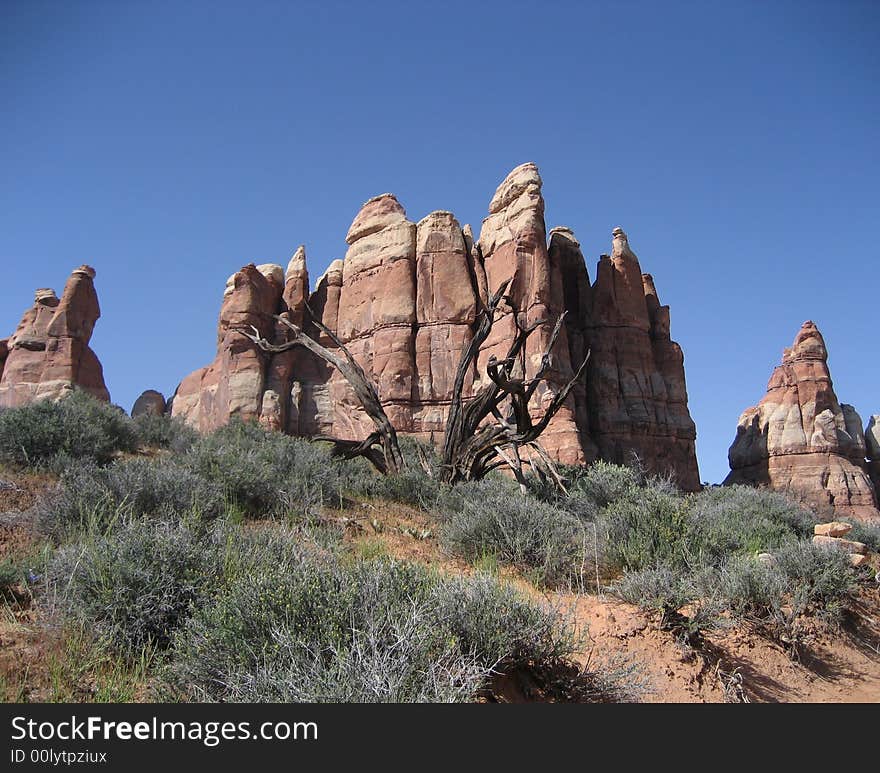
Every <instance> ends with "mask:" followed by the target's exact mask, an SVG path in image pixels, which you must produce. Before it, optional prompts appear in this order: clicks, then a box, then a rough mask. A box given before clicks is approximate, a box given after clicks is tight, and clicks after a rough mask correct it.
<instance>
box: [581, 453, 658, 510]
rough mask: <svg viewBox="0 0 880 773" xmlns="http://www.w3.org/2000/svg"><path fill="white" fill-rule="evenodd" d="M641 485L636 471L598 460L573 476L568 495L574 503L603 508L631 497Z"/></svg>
mask: <svg viewBox="0 0 880 773" xmlns="http://www.w3.org/2000/svg"><path fill="white" fill-rule="evenodd" d="M643 484H644V480H643V478H642V475H641V473H640V472H639V471H638V470H636V469H633V468H631V467H624V466H622V465H619V464H611V463H610V462H605V461H602V460H601V459H600V460H598V461H595V462H593V463H592V464H591V465H589V466H588V467H586V468H582V471H581V472H579V473H576V474H575V476H574V477H573V479H572V480H571V483H570V486H569V495H570V497H571V498H572V499H573V500H574V501H575V502H577V501H578V500H582V501H588V502H592V503H593V505H594V506H595V507H596V508H603V507H606V506H608V505H610V504H612V503H613V502H617V501H618V500H621V499H626V498H629V497H632V496H633V495H634V494H636V492H637V491H638V490H639V489H640V488H641V486H642V485H643Z"/></svg>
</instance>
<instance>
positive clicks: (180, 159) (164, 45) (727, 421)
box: [0, 0, 880, 482]
mask: <svg viewBox="0 0 880 773" xmlns="http://www.w3.org/2000/svg"><path fill="white" fill-rule="evenodd" d="M878 40H880V5H878V4H877V3H874V2H859V1H858V0H850V1H848V2H847V1H841V2H832V1H831V0H828V2H823V3H815V2H809V1H808V0H798V1H797V2H785V1H784V0H769V1H764V2H748V1H746V0H740V1H739V2H733V1H732V0H731V1H730V2H712V0H706V1H705V2H677V1H676V0H670V1H669V2H663V3H661V2H626V1H624V2H595V3H587V2H584V3H580V2H570V3H565V2H553V1H552V0H551V1H549V2H541V3H537V2H529V3H523V2H517V1H515V0H514V1H512V2H504V3H500V2H498V3H496V2H485V3H481V2H469V3H458V2H455V0H450V1H449V2H443V3H439V2H438V3H420V2H415V1H414V0H413V1H411V2H407V3H394V2H380V1H379V0H377V1H376V2H372V3H364V2H361V3H339V2H328V1H327V0H324V1H323V2H320V3H307V2H302V3H298V2H267V1H265V0H262V1H261V0H252V1H251V2H248V3H245V2H237V3H232V2H223V1H222V0H220V1H218V0H215V1H213V2H197V1H195V0H187V1H184V0H179V1H178V2H162V1H161V0H160V1H158V2H156V1H151V2H123V1H120V2H94V1H93V2H40V1H38V0H30V1H28V2H18V1H17V0H15V1H10V0H2V2H0V100H2V101H0V104H2V118H0V169H2V172H0V264H2V267H3V281H2V282H0V333H2V334H4V335H5V334H8V333H11V332H12V331H13V330H14V328H15V326H16V324H17V323H18V320H19V318H20V316H21V313H22V312H23V311H24V309H25V308H26V307H27V306H28V305H29V303H30V302H31V300H32V297H33V290H34V289H35V288H36V287H43V286H52V287H55V288H56V290H58V291H59V292H60V290H61V288H62V286H63V284H64V281H65V279H66V277H67V275H68V273H69V272H70V270H71V269H72V268H74V267H75V266H77V265H79V264H80V263H83V262H87V263H90V264H91V265H93V266H95V267H96V269H97V271H98V275H97V280H96V281H97V287H98V292H99V295H100V299H101V306H102V311H103V316H102V319H101V320H100V321H99V323H98V325H97V327H96V330H95V335H94V337H93V339H92V346H93V348H94V349H95V351H96V352H97V353H98V356H99V357H100V359H101V361H102V363H103V365H104V371H105V377H106V380H107V384H108V387H109V388H110V392H111V395H112V398H113V400H114V402H117V403H119V404H121V405H123V406H124V407H126V408H130V407H131V404H132V402H133V401H134V399H135V398H136V397H137V395H138V394H139V393H140V392H141V391H142V390H143V389H146V388H156V389H159V390H161V391H163V392H164V393H165V394H166V395H169V394H170V393H171V392H172V391H173V390H174V388H175V386H176V384H177V382H178V381H179V380H180V379H181V378H182V377H183V376H184V375H186V374H187V373H189V372H190V371H192V370H194V369H195V368H196V367H199V366H201V365H204V364H206V363H207V362H209V361H210V360H211V358H212V357H213V354H214V345H215V331H216V322H217V313H218V311H219V304H220V300H221V296H222V291H223V285H224V282H225V280H226V277H227V276H228V275H229V274H230V273H232V272H233V271H235V270H236V269H237V268H239V267H240V266H241V265H243V264H245V263H248V262H251V261H254V262H258V263H260V262H278V263H284V264H286V261H287V259H288V258H289V257H290V255H291V254H292V253H293V251H294V249H295V248H296V246H297V245H298V244H300V243H305V244H306V248H307V252H308V256H309V268H310V271H311V274H312V277H313V279H314V278H316V277H317V276H318V275H319V274H320V273H321V272H322V271H323V270H324V268H325V267H326V265H327V264H328V263H329V261H330V260H332V259H334V258H337V257H342V255H343V254H344V250H345V243H344V236H345V233H346V230H347V228H348V225H349V224H350V222H351V220H352V218H353V217H354V215H355V213H356V212H357V210H358V208H359V207H360V205H361V204H362V203H363V201H365V200H366V199H367V198H369V197H370V196H373V195H375V194H378V193H382V192H384V191H393V192H394V193H396V194H397V196H398V198H399V199H400V200H401V202H402V203H403V204H404V206H406V208H407V211H408V214H409V216H410V218H411V219H414V220H417V219H419V218H421V217H422V216H424V215H425V214H427V213H428V212H430V211H431V210H434V209H449V210H452V211H453V212H455V213H456V215H457V216H458V218H459V220H460V221H461V222H462V223H464V222H471V223H473V224H474V226H475V228H477V227H478V225H479V223H480V221H481V219H482V218H483V217H484V216H485V214H486V209H487V206H488V202H489V199H490V198H491V196H492V193H493V192H494V189H495V186H496V185H497V184H498V182H500V180H501V179H502V178H503V177H504V176H505V174H506V173H507V172H508V171H509V170H510V169H511V168H513V167H514V166H516V165H517V164H520V163H522V162H524V161H535V162H536V163H537V164H538V165H539V167H540V169H541V173H542V176H543V178H544V195H545V198H546V201H547V225H548V228H550V227H552V226H554V225H568V226H570V227H572V228H573V229H574V230H575V232H576V233H577V235H578V237H579V239H580V241H581V244H582V246H583V249H584V252H585V254H586V256H587V265H588V268H589V270H590V275H591V278H594V277H595V263H596V259H597V258H598V255H599V254H600V253H602V252H606V251H608V249H609V245H610V239H611V236H610V234H611V229H612V228H613V227H614V226H616V225H621V226H623V227H624V229H625V230H626V231H627V232H628V233H629V236H630V244H631V246H632V247H633V249H634V250H635V251H636V253H637V254H638V255H639V257H640V259H641V262H642V266H643V270H644V271H648V272H651V273H652V274H654V277H655V279H656V282H657V287H658V290H659V292H660V296H661V300H662V301H663V302H664V303H669V304H670V305H671V306H672V332H673V337H674V338H675V339H676V340H678V341H679V342H680V343H681V345H682V347H683V348H684V352H685V366H686V371H687V379H688V388H689V393H690V407H691V412H692V415H693V416H694V419H695V421H696V423H697V429H698V439H697V449H698V454H699V460H700V470H701V475H702V477H703V479H704V480H708V481H712V482H717V481H720V480H721V479H722V478H723V477H724V475H725V474H726V472H727V460H726V453H727V448H728V446H729V444H730V442H731V440H732V439H733V436H734V434H735V427H736V420H737V417H738V415H739V413H740V412H741V411H742V410H743V409H744V408H745V407H747V406H749V405H752V404H753V403H755V402H756V401H757V400H758V399H760V397H761V396H762V395H763V393H764V389H765V386H766V382H767V379H768V378H769V376H770V372H771V370H772V367H773V365H775V364H776V363H777V361H778V360H779V357H780V355H781V351H782V348H783V347H784V346H788V345H790V344H791V341H792V339H793V338H794V335H795V333H796V332H797V330H798V328H799V326H800V324H801V323H802V322H803V321H804V320H806V319H813V320H814V321H815V322H816V323H817V324H818V325H819V327H820V329H821V330H822V332H823V333H824V335H825V338H826V341H827V343H828V345H829V348H830V351H831V360H830V364H831V369H832V376H833V378H834V383H835V387H836V390H837V394H838V397H839V398H840V399H841V400H842V401H844V402H849V403H852V404H854V405H855V406H856V408H857V409H858V410H859V411H860V412H861V414H862V416H863V417H866V416H867V415H868V414H870V413H880V391H878V389H877V384H878V383H880V356H878V351H880V346H878V337H877V322H878V299H880V295H878V283H877V278H878V268H877V267H878V248H877V246H876V244H877V240H878V233H877V232H878V228H877V226H878V220H880V219H878V213H880V207H878V204H880V196H878V183H877V181H878V172H880V158H878V142H877V137H878V126H880V90H878V87H877V83H878V82H880V46H878V45H877V43H878Z"/></svg>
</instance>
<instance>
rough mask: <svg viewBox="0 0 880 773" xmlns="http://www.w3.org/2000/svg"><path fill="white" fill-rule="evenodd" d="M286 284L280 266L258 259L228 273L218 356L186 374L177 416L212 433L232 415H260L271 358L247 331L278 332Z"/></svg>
mask: <svg viewBox="0 0 880 773" xmlns="http://www.w3.org/2000/svg"><path fill="white" fill-rule="evenodd" d="M283 289H284V271H283V269H282V268H281V266H276V265H274V264H264V265H261V266H255V265H254V264H253V263H251V264H250V265H247V266H245V267H244V268H242V269H241V270H240V271H238V272H236V273H235V274H233V275H232V276H231V277H229V279H228V281H227V283H226V291H225V292H224V294H223V305H222V306H221V308H220V320H219V323H218V326H217V356H216V358H215V359H214V361H213V362H212V363H211V364H210V365H208V366H207V367H205V368H201V369H199V370H197V371H195V373H191V374H190V375H189V376H187V377H186V378H185V379H184V380H183V381H182V382H181V383H180V386H179V387H178V388H177V392H176V393H175V395H174V398H173V404H172V415H183V416H185V417H186V420H187V421H188V422H189V423H190V424H192V425H193V426H194V427H196V428H198V429H199V430H201V431H203V432H207V431H210V430H213V429H216V428H217V427H219V426H221V425H223V424H225V423H226V422H227V421H229V418H230V417H231V416H238V417H240V418H242V419H244V420H250V419H254V420H256V419H258V418H259V416H260V408H261V407H262V403H263V392H264V388H265V382H266V364H267V360H268V357H267V356H266V355H265V354H264V353H263V352H262V351H261V350H260V349H259V347H257V346H256V344H254V343H253V342H252V341H250V340H249V339H248V338H246V337H245V336H244V335H242V333H241V331H242V330H247V331H250V329H251V327H255V328H257V330H258V331H259V332H260V334H261V335H263V336H265V337H270V338H271V337H273V336H274V333H275V320H274V319H273V318H272V315H273V314H276V313H277V312H278V310H279V303H280V301H281V294H282V291H283Z"/></svg>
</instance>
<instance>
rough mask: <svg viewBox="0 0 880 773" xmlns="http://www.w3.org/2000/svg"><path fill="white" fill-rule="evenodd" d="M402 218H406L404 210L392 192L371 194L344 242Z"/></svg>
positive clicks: (380, 228)
mask: <svg viewBox="0 0 880 773" xmlns="http://www.w3.org/2000/svg"><path fill="white" fill-rule="evenodd" d="M402 220H406V210H405V209H404V208H403V206H402V205H401V203H400V202H399V201H398V200H397V197H396V196H395V195H394V194H393V193H383V194H381V195H380V196H373V198H372V199H370V200H369V201H367V202H365V203H364V205H363V206H362V207H361V210H360V212H358V213H357V215H356V216H355V219H354V220H353V221H352V223H351V227H350V228H349V229H348V233H347V234H346V236H345V242H346V244H352V243H354V242H356V241H357V240H358V239H362V238H363V237H364V236H369V235H370V234H373V233H376V232H377V231H381V230H382V229H383V228H385V227H387V226H389V225H393V224H394V223H399V222H400V221H402Z"/></svg>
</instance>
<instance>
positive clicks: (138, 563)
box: [49, 520, 226, 655]
mask: <svg viewBox="0 0 880 773" xmlns="http://www.w3.org/2000/svg"><path fill="white" fill-rule="evenodd" d="M225 537H226V535H225V533H224V532H223V531H222V530H220V531H218V532H207V533H206V532H205V530H204V527H203V526H202V525H200V524H185V523H181V522H180V521H163V520H154V521H131V522H128V523H124V524H122V525H121V526H120V527H119V528H117V529H115V530H114V531H113V532H112V533H111V534H108V535H89V536H86V537H84V538H83V539H82V540H81V541H79V542H74V543H71V544H69V545H67V546H65V547H63V548H61V549H60V550H59V551H58V552H57V553H56V554H55V556H54V558H53V560H52V563H51V564H50V570H49V573H50V581H51V586H52V588H53V589H54V592H55V593H56V595H57V601H58V604H59V607H60V609H61V610H62V612H63V613H64V614H65V615H66V616H67V617H69V618H70V619H73V620H75V621H77V622H79V623H83V624H87V625H89V626H91V627H94V628H95V629H97V631H98V632H99V633H101V634H103V635H104V636H106V637H107V639H108V640H109V641H110V642H112V643H113V645H114V646H116V647H117V648H118V649H119V650H120V651H121V652H123V653H124V654H126V655H137V654H138V653H139V652H141V651H143V649H144V648H147V647H156V648H159V649H163V648H165V647H167V646H168V644H169V643H170V640H171V636H172V635H173V633H174V630H175V629H176V628H177V627H178V626H179V625H180V624H181V623H182V622H183V621H184V619H185V618H186V617H187V616H188V615H189V614H190V612H191V611H192V609H193V606H194V605H195V603H196V602H197V601H198V600H200V599H203V598H204V597H205V596H206V595H207V594H208V593H209V592H210V591H211V590H212V589H214V588H215V587H217V585H218V584H219V583H220V580H221V576H222V575H221V571H222V567H223V556H224V548H225Z"/></svg>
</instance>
